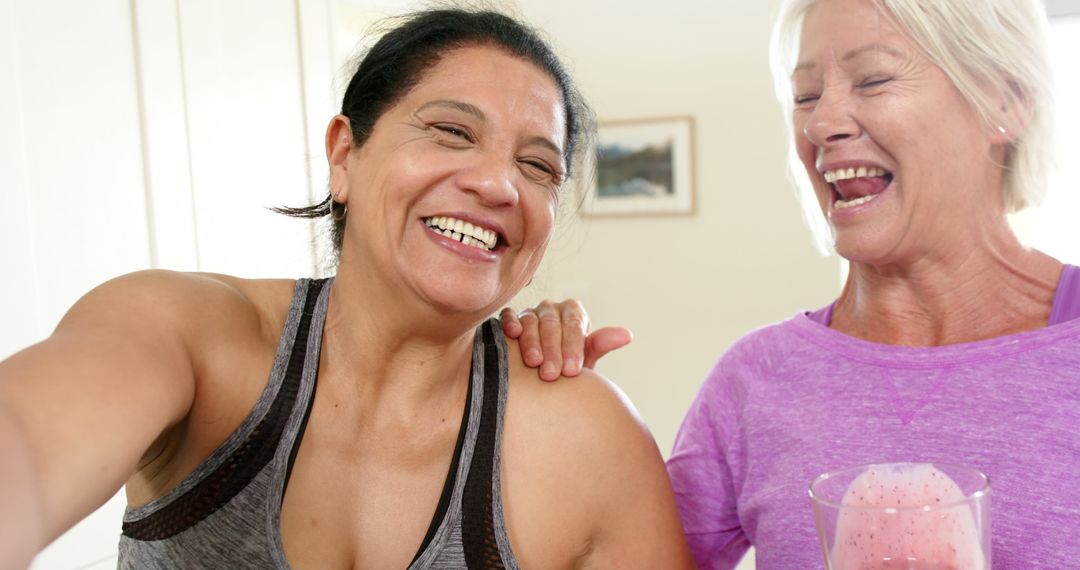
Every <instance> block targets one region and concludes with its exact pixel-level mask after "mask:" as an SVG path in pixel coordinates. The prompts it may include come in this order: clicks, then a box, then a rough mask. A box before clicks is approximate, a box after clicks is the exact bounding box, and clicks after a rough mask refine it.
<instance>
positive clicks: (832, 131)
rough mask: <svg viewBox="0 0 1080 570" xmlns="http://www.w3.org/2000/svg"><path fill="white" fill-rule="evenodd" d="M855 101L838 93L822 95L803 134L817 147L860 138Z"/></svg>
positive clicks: (808, 119)
mask: <svg viewBox="0 0 1080 570" xmlns="http://www.w3.org/2000/svg"><path fill="white" fill-rule="evenodd" d="M853 104H854V102H853V100H852V98H851V97H848V96H844V95H842V94H838V93H822V95H821V96H820V97H819V98H818V100H817V103H816V104H815V105H814V110H813V112H812V113H810V115H809V117H807V119H806V124H804V125H803V134H805V135H806V138H807V139H809V140H810V142H811V143H813V144H814V145H815V146H817V147H826V146H830V145H833V144H836V143H839V142H842V141H845V140H848V139H853V138H856V137H858V136H859V134H860V132H861V127H860V126H859V122H858V121H857V120H855V116H854V108H853Z"/></svg>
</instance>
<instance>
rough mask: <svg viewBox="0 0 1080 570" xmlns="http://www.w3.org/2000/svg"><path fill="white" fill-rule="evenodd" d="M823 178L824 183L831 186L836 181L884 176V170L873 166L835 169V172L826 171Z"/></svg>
mask: <svg viewBox="0 0 1080 570" xmlns="http://www.w3.org/2000/svg"><path fill="white" fill-rule="evenodd" d="M823 176H824V177H825V182H828V183H829V184H832V183H833V182H836V181H837V180H849V179H851V178H864V177H871V178H872V177H874V176H885V170H883V169H881V168H877V167H875V166H860V167H858V168H837V169H835V170H826V171H825V172H824V173H823Z"/></svg>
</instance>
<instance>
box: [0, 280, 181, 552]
mask: <svg viewBox="0 0 1080 570" xmlns="http://www.w3.org/2000/svg"><path fill="white" fill-rule="evenodd" d="M172 287H173V286H172V285H171V284H170V279H168V278H163V277H162V275H161V274H160V273H159V274H153V273H150V274H146V273H144V274H139V275H134V276H128V277H122V278H120V279H117V280H114V281H111V282H109V283H107V284H105V285H103V286H101V287H98V288H97V289H95V290H94V291H92V292H90V293H89V294H87V295H86V296H85V297H84V298H83V299H82V300H80V301H79V302H78V303H76V305H75V306H74V307H73V308H72V309H71V310H70V311H69V312H68V313H67V315H66V316H65V317H64V318H63V320H62V321H61V323H60V324H59V326H57V328H56V330H55V331H54V332H53V334H52V335H51V336H50V337H49V338H48V339H46V340H44V341H42V342H40V343H38V344H36V345H33V346H31V347H29V348H27V349H25V350H23V351H21V352H19V353H16V354H15V355H13V356H12V357H11V358H9V359H7V360H4V361H2V362H0V453H3V460H2V463H3V467H2V468H0V500H2V501H3V505H4V506H3V508H0V545H2V547H0V568H3V569H7V568H25V566H26V564H27V563H28V561H29V560H30V558H32V557H33V556H34V555H35V554H36V553H37V552H38V551H39V550H40V549H41V548H43V547H44V546H45V545H46V544H48V543H49V542H51V541H52V540H53V539H55V538H56V537H57V536H59V535H60V534H61V533H62V532H63V531H64V530H66V529H67V528H69V527H71V526H72V525H73V524H75V523H76V522H77V521H78V520H80V519H81V518H82V517H84V516H86V515H87V514H89V513H90V512H92V511H93V510H94V509H95V508H97V507H99V506H100V505H101V504H103V503H104V502H105V501H106V500H107V499H108V498H109V497H111V496H113V495H114V494H115V493H116V491H117V490H118V489H120V487H121V486H122V485H123V484H124V482H125V481H126V480H127V479H128V477H129V476H131V475H132V474H133V473H134V471H135V470H136V468H137V466H138V464H139V461H140V459H141V458H142V456H143V454H144V453H145V452H146V450H147V449H148V448H149V447H150V446H151V444H152V443H153V442H154V441H155V439H156V438H157V437H158V436H159V435H160V434H161V433H162V432H163V431H164V430H166V429H167V428H168V427H169V426H170V425H173V424H175V423H177V422H178V421H180V420H181V419H182V418H183V417H184V416H185V414H186V413H187V410H188V408H189V407H190V404H191V402H192V400H193V398H194V392H195V384H194V380H193V378H194V375H193V372H192V358H191V357H190V354H189V352H188V345H189V341H190V340H191V339H190V338H189V335H186V334H185V331H184V329H183V327H180V326H176V325H177V319H178V318H179V317H180V315H181V314H182V312H180V311H177V310H176V306H175V305H173V304H172V303H171V302H170V300H171V298H172V295H170V291H171V289H170V288H172Z"/></svg>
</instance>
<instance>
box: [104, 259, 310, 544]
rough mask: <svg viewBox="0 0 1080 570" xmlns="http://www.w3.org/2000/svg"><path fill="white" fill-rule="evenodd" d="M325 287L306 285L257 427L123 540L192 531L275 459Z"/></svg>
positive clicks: (126, 528) (127, 529)
mask: <svg viewBox="0 0 1080 570" xmlns="http://www.w3.org/2000/svg"><path fill="white" fill-rule="evenodd" d="M324 284H325V280H319V281H311V282H310V283H309V285H308V290H307V294H306V297H305V300H304V308H303V313H302V315H301V318H300V324H299V326H298V327H297V329H296V336H295V337H294V340H293V345H292V352H291V353H290V355H289V364H288V368H287V369H286V371H285V376H284V379H283V381H282V384H281V387H280V388H279V390H278V393H277V395H276V396H275V397H274V402H273V403H272V404H271V405H270V409H269V410H268V411H267V413H266V415H265V416H264V417H263V419H262V421H260V422H259V425H258V426H256V427H255V429H254V430H252V432H251V434H250V435H248V437H247V439H246V440H245V441H244V443H243V444H241V445H240V447H239V448H237V450H236V451H235V452H233V453H232V454H231V455H230V456H229V457H228V459H227V460H226V461H225V462H224V463H222V464H221V465H219V466H218V467H217V469H215V470H214V471H213V472H212V473H210V474H209V475H207V476H206V477H205V478H203V479H202V480H201V481H199V482H198V483H196V484H195V485H194V486H193V487H192V488H191V489H189V490H188V491H187V492H186V493H184V494H183V495H181V496H180V497H179V498H177V499H176V500H175V501H173V502H172V503H169V504H168V505H165V506H164V507H162V508H161V509H159V510H157V511H155V512H153V513H152V514H150V515H149V516H147V517H145V518H142V519H139V520H137V521H131V522H125V523H123V526H122V530H123V534H124V535H125V536H128V537H130V538H133V539H135V540H145V541H149V540H163V539H166V538H169V537H171V536H175V535H177V534H179V533H181V532H183V531H185V530H187V529H189V528H191V527H193V526H195V525H196V524H198V523H199V522H200V521H202V520H203V519H205V518H206V517H208V516H210V515H211V514H213V513H214V512H216V511H217V510H218V509H220V508H221V507H222V506H223V505H225V504H226V503H228V502H229V501H230V500H231V499H232V498H233V497H235V496H236V494H237V493H239V492H240V491H242V490H243V489H244V488H245V487H247V485H248V484H249V483H251V480H252V479H254V478H255V476H256V475H257V474H258V473H259V472H260V471H261V470H262V469H263V467H265V466H266V464H267V463H269V462H270V460H271V459H272V458H273V457H274V453H275V452H276V451H277V448H278V444H279V441H280V439H281V434H282V432H283V431H284V428H285V424H286V423H288V418H289V416H290V415H291V414H292V411H293V408H294V407H295V404H296V397H297V394H298V392H299V390H300V376H301V373H302V372H303V368H304V358H305V356H306V354H307V341H308V336H309V332H310V330H309V329H310V328H311V319H312V315H313V313H314V312H315V305H316V302H317V300H318V298H319V293H320V291H322V287H323V285H324ZM312 399H314V398H312Z"/></svg>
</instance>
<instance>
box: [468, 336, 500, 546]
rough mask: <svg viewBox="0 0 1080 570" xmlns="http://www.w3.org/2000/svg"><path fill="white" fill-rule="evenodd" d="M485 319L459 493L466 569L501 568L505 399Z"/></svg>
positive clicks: (494, 343) (495, 341)
mask: <svg viewBox="0 0 1080 570" xmlns="http://www.w3.org/2000/svg"><path fill="white" fill-rule="evenodd" d="M495 323H497V321H494V320H489V321H487V322H485V323H484V324H483V325H482V328H483V331H482V341H483V345H484V401H483V403H482V404H481V407H480V429H479V433H478V434H477V438H476V449H475V452H474V453H473V457H472V465H471V467H470V468H469V476H468V479H467V480H466V481H465V490H464V493H463V495H462V516H461V540H462V543H463V546H464V550H465V562H466V564H468V567H469V568H505V566H504V564H503V557H502V552H501V549H500V548H499V539H498V536H497V530H499V529H502V526H503V525H502V522H503V521H502V501H501V494H500V493H499V490H498V488H497V487H498V486H499V477H498V470H499V443H500V437H501V435H502V433H501V432H502V412H503V408H504V407H505V402H506V392H505V390H506V378H507V369H506V358H505V351H504V350H501V349H502V348H503V346H504V345H502V346H501V345H500V343H499V341H500V340H503V338H502V330H501V329H499V328H498V326H497V325H496V324H495Z"/></svg>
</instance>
